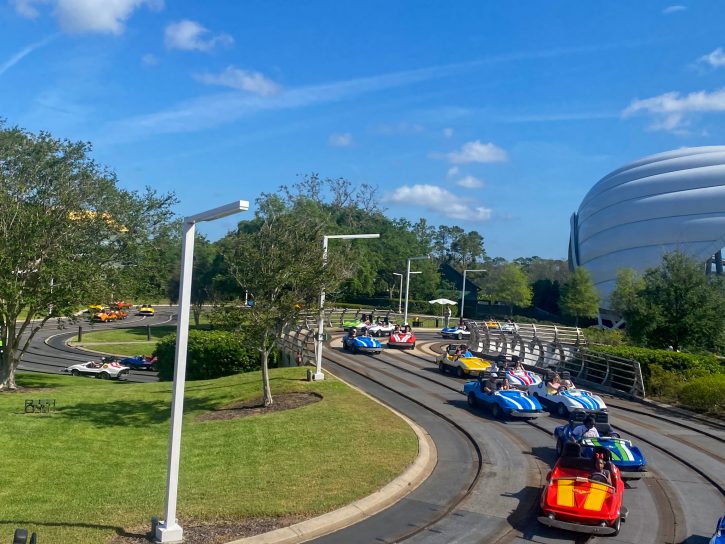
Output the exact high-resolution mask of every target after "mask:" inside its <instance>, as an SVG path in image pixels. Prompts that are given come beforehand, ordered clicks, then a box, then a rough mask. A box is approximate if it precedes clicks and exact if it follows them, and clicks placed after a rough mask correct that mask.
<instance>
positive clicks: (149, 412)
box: [55, 398, 216, 427]
mask: <svg viewBox="0 0 725 544" xmlns="http://www.w3.org/2000/svg"><path fill="white" fill-rule="evenodd" d="M215 407H216V403H215V402H213V401H211V400H210V399H194V398H187V399H184V411H185V412H191V411H210V410H213V409H214V408H215ZM170 415H171V408H170V406H169V404H167V403H165V402H160V401H150V400H140V399H139V400H136V399H134V400H121V399H119V400H111V401H103V402H81V403H77V404H73V405H72V406H68V407H65V408H62V409H59V410H57V411H56V412H55V417H61V418H66V419H69V420H73V421H79V420H80V421H85V422H88V423H91V424H93V425H95V426H97V427H147V426H149V425H159V424H161V423H164V422H166V421H168V420H169V417H170Z"/></svg>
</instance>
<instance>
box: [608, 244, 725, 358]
mask: <svg viewBox="0 0 725 544" xmlns="http://www.w3.org/2000/svg"><path fill="white" fill-rule="evenodd" d="M612 304H613V307H614V308H615V309H616V310H618V311H619V312H620V313H622V314H623V315H624V317H625V319H626V321H627V332H628V334H629V336H630V337H631V338H632V339H633V340H634V341H635V342H637V343H639V344H642V345H645V346H648V347H656V348H672V349H675V350H680V349H687V350H717V349H721V348H722V347H723V334H725V313H723V308H724V307H725V290H724V289H723V281H722V278H720V277H717V276H707V275H705V274H703V271H702V265H701V263H698V262H697V261H695V260H694V259H691V258H690V257H688V256H687V255H685V254H683V253H681V252H673V253H668V254H666V255H664V257H663V259H662V264H661V265H660V266H659V267H657V268H652V269H649V270H647V271H646V272H645V273H644V275H643V276H642V277H641V278H639V277H637V275H636V274H635V273H634V272H633V271H622V272H620V273H619V274H618V276H617V284H616V287H615V290H614V292H613V294H612Z"/></svg>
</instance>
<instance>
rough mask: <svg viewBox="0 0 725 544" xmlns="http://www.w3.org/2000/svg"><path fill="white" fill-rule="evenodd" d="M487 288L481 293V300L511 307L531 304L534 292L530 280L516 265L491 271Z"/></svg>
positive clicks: (503, 266) (487, 280)
mask: <svg viewBox="0 0 725 544" xmlns="http://www.w3.org/2000/svg"><path fill="white" fill-rule="evenodd" d="M484 285H485V287H484V288H483V289H481V291H479V299H489V300H492V301H494V302H501V303H503V304H506V305H508V306H509V313H510V314H511V313H513V307H514V306H520V307H526V306H529V305H530V304H531V298H532V291H531V287H530V286H529V280H528V278H527V277H526V274H525V273H524V271H523V270H521V267H520V266H518V265H517V264H516V263H505V264H501V265H498V266H496V267H494V268H493V269H492V270H490V271H489V275H488V277H487V278H486V282H485V284H484Z"/></svg>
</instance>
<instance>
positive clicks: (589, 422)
mask: <svg viewBox="0 0 725 544" xmlns="http://www.w3.org/2000/svg"><path fill="white" fill-rule="evenodd" d="M571 436H572V438H574V439H575V440H579V439H580V438H599V431H597V428H596V427H595V426H594V417H592V416H587V417H586V418H584V423H583V424H582V425H578V426H576V427H574V430H573V431H572V432H571Z"/></svg>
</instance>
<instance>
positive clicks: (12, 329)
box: [0, 125, 174, 389]
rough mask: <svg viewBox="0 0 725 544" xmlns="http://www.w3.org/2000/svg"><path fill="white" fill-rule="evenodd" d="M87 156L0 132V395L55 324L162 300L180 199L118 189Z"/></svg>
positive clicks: (81, 147)
mask: <svg viewBox="0 0 725 544" xmlns="http://www.w3.org/2000/svg"><path fill="white" fill-rule="evenodd" d="M90 152H91V147H90V145H89V144H87V143H83V142H70V141H62V140H58V139H55V138H53V137H52V136H51V135H50V134H48V133H45V132H41V133H39V134H31V133H29V132H26V131H24V130H21V129H19V128H5V127H4V126H3V125H0V239H2V240H3V247H2V251H0V331H1V333H2V339H3V341H4V344H5V346H6V349H5V351H4V354H3V356H2V359H1V360H0V389H4V388H14V387H15V369H16V367H17V364H18V362H19V358H20V356H21V353H22V351H23V350H24V349H25V348H26V347H27V345H28V343H29V341H30V339H31V338H32V336H33V335H34V333H35V331H36V330H37V328H38V327H39V326H41V325H42V324H43V323H45V322H46V321H47V320H48V319H50V318H52V317H59V316H70V315H72V314H73V312H74V311H75V310H76V309H77V308H78V307H79V306H81V305H83V304H88V303H89V302H91V301H94V302H97V301H99V300H104V301H105V300H112V299H113V298H114V297H116V298H121V297H132V296H134V295H139V296H141V295H144V294H148V293H149V292H155V293H156V294H160V291H162V290H163V288H164V285H165V283H166V281H167V279H168V276H169V274H170V270H164V269H163V268H162V267H159V266H158V263H157V260H158V258H157V253H158V247H157V246H158V244H159V243H161V242H162V241H164V240H168V239H171V238H173V234H172V231H171V230H170V225H171V218H172V214H171V210H170V207H171V205H172V204H173V203H174V197H173V195H170V194H166V195H159V194H157V193H156V192H154V191H152V190H150V189H147V190H146V192H144V193H143V194H138V193H136V192H131V191H127V190H123V189H121V188H119V187H118V180H117V178H116V176H115V174H114V173H113V172H112V171H110V170H109V169H107V168H103V167H101V166H99V165H98V164H97V163H96V162H95V161H93V160H92V159H91V158H90ZM21 318H22V319H21ZM34 318H37V319H38V321H37V322H33V321H32V320H33V319H34ZM24 333H28V335H27V336H25V337H24V339H23V343H22V345H21V343H20V338H21V335H23V334H24Z"/></svg>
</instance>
